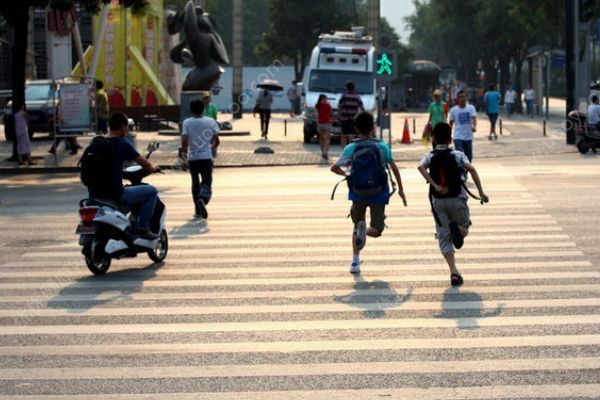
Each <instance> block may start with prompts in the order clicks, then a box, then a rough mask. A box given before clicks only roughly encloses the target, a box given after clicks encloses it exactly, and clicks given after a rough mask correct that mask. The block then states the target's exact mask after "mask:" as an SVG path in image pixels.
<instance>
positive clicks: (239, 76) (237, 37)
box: [232, 0, 244, 119]
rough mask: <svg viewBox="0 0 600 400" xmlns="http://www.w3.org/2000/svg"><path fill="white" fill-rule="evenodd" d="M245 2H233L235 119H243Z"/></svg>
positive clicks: (234, 0)
mask: <svg viewBox="0 0 600 400" xmlns="http://www.w3.org/2000/svg"><path fill="white" fill-rule="evenodd" d="M242 5H243V1H242V0H233V90H232V97H233V105H232V111H233V118H235V119H241V118H242V115H243V112H244V110H243V106H244V104H243V101H242V100H243V98H242V95H243V92H242V91H243V70H242V68H243V52H242V44H243V42H242V38H243V22H244V19H243V8H242Z"/></svg>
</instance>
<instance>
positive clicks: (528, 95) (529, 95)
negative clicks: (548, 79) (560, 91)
mask: <svg viewBox="0 0 600 400" xmlns="http://www.w3.org/2000/svg"><path fill="white" fill-rule="evenodd" d="M523 95H524V96H525V100H535V91H534V90H533V89H525V91H524V92H523Z"/></svg>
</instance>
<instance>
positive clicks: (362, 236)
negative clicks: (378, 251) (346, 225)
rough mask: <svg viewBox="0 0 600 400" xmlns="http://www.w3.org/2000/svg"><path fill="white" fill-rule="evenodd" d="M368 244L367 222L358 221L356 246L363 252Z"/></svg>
mask: <svg viewBox="0 0 600 400" xmlns="http://www.w3.org/2000/svg"><path fill="white" fill-rule="evenodd" d="M366 244H367V224H366V223H365V221H358V223H357V224H356V238H355V239H354V245H355V246H356V248H357V249H358V250H362V249H363V248H364V247H365V245H366Z"/></svg>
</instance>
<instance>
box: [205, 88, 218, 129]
mask: <svg viewBox="0 0 600 400" xmlns="http://www.w3.org/2000/svg"><path fill="white" fill-rule="evenodd" d="M202 101H203V102H204V114H203V115H204V116H205V117H209V118H212V119H214V120H215V121H216V120H217V117H218V116H219V109H218V108H217V106H216V105H215V103H213V102H212V96H211V93H210V90H205V91H204V92H202Z"/></svg>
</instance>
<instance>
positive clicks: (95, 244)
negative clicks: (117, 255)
mask: <svg viewBox="0 0 600 400" xmlns="http://www.w3.org/2000/svg"><path fill="white" fill-rule="evenodd" d="M105 246H106V239H97V238H94V240H92V243H90V245H89V249H84V252H83V254H84V255H85V264H86V265H87V267H88V269H89V270H90V271H92V273H93V274H94V275H104V274H105V273H106V271H108V269H109V268H110V262H111V258H110V256H108V255H107V254H106V253H105V252H104V247H105Z"/></svg>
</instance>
